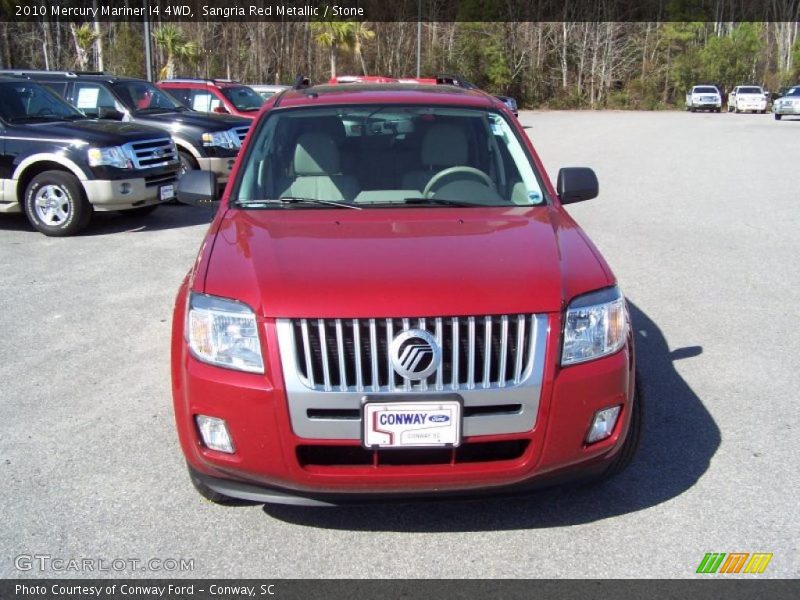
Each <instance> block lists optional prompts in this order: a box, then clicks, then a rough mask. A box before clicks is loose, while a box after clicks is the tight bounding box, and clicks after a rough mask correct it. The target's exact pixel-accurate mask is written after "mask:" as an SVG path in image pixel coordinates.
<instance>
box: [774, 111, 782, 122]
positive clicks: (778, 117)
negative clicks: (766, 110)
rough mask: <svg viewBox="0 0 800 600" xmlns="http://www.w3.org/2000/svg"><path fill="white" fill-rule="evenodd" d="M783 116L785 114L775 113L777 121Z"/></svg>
mask: <svg viewBox="0 0 800 600" xmlns="http://www.w3.org/2000/svg"><path fill="white" fill-rule="evenodd" d="M782 116H783V115H779V114H778V113H775V120H776V121H780V120H781V117H782Z"/></svg>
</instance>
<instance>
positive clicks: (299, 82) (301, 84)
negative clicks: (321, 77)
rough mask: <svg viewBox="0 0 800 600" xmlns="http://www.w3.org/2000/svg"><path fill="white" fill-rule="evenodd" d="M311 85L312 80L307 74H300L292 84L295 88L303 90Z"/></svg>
mask: <svg viewBox="0 0 800 600" xmlns="http://www.w3.org/2000/svg"><path fill="white" fill-rule="evenodd" d="M307 87H311V80H310V79H309V78H308V77H306V76H305V75H298V76H297V77H296V78H295V80H294V83H293V84H292V89H293V90H302V89H305V88H307Z"/></svg>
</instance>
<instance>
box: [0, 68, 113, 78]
mask: <svg viewBox="0 0 800 600" xmlns="http://www.w3.org/2000/svg"><path fill="white" fill-rule="evenodd" d="M0 73H2V74H3V75H22V76H25V75H28V74H37V73H46V74H48V75H66V76H67V77H78V76H79V75H108V76H112V75H111V73H108V72H107V71H48V70H47V69H0Z"/></svg>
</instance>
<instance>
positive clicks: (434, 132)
mask: <svg viewBox="0 0 800 600" xmlns="http://www.w3.org/2000/svg"><path fill="white" fill-rule="evenodd" d="M468 157H469V153H468V151H467V135H466V134H465V133H464V130H463V129H462V128H460V127H456V126H455V125H452V124H450V123H437V124H436V125H433V126H432V127H431V128H430V129H429V130H428V131H427V132H426V133H425V137H424V138H423V139H422V164H423V165H425V166H426V167H427V166H431V165H436V166H437V167H455V166H457V165H466V164H467V159H468Z"/></svg>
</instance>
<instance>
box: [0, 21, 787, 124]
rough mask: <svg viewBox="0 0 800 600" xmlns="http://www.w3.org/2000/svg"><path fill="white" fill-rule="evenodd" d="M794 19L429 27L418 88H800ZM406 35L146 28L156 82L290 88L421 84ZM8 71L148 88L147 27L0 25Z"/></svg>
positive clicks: (593, 97)
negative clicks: (89, 75)
mask: <svg viewBox="0 0 800 600" xmlns="http://www.w3.org/2000/svg"><path fill="white" fill-rule="evenodd" d="M789 16H790V17H791V18H793V19H795V20H788V19H787V20H786V21H775V22H743V23H735V22H667V23H657V22H566V21H565V22H548V23H538V22H537V23H534V22H429V23H423V24H422V26H421V38H420V48H421V56H420V58H421V75H422V76H423V77H424V76H434V75H436V74H438V73H458V74H461V75H463V76H464V77H465V78H466V79H468V80H470V81H472V82H474V83H476V84H477V85H479V86H480V87H482V88H484V89H486V90H488V91H490V92H493V93H496V94H507V95H512V96H514V97H516V98H517V99H518V101H519V103H520V104H521V105H522V106H524V107H529V108H534V107H542V106H549V107H552V108H582V107H587V108H636V109H658V108H667V107H670V106H675V105H681V104H682V102H683V97H684V94H685V93H686V91H687V89H688V88H689V87H691V86H692V85H695V84H697V83H713V84H716V85H719V86H720V87H722V88H723V91H726V92H727V91H729V90H730V89H731V88H733V87H734V86H736V85H741V84H756V85H762V86H764V87H765V88H767V89H769V90H773V91H775V90H777V89H778V88H780V87H781V86H784V85H789V84H794V83H800V36H798V32H799V30H798V21H797V20H796V18H797V16H796V15H789ZM417 32H418V28H417V23H414V22H375V23H364V22H352V21H339V22H330V21H326V22H284V23H272V22H263V23H262V22H260V23H252V22H250V23H248V22H226V23H219V22H188V23H180V24H178V23H161V24H159V23H157V22H156V23H153V24H152V33H151V38H152V39H151V44H152V53H153V60H154V62H155V69H154V72H155V74H156V75H157V76H159V77H168V76H190V77H217V78H227V79H235V80H239V81H242V82H245V83H291V82H292V81H293V79H294V78H295V76H296V75H297V74H300V73H302V74H304V75H307V76H308V77H310V78H311V80H312V81H314V82H320V81H326V80H327V79H328V78H329V77H330V76H331V75H332V74H334V73H335V74H339V75H344V74H369V75H376V74H377V75H385V76H393V77H411V76H414V75H415V74H416V50H417ZM0 62H1V63H2V67H4V68H36V69H44V68H49V69H80V70H86V69H90V70H94V69H96V70H106V71H108V72H111V73H115V74H119V75H130V76H136V77H143V76H145V73H146V68H145V49H144V25H143V24H142V23H136V22H119V23H84V24H76V23H65V22H54V21H45V20H42V21H38V22H0Z"/></svg>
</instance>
